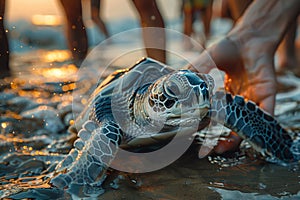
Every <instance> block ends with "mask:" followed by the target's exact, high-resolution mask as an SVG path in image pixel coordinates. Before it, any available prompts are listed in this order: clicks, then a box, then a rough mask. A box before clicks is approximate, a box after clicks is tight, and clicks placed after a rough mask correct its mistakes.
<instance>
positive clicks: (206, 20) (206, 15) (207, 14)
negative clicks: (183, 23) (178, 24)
mask: <svg viewBox="0 0 300 200" xmlns="http://www.w3.org/2000/svg"><path fill="white" fill-rule="evenodd" d="M212 6H213V1H212V0H211V1H209V4H208V5H206V8H204V10H203V11H202V12H201V16H202V23H203V26H204V34H205V37H206V39H207V38H209V35H210V21H211V16H212Z"/></svg>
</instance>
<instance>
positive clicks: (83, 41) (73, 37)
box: [60, 0, 88, 67]
mask: <svg viewBox="0 0 300 200" xmlns="http://www.w3.org/2000/svg"><path fill="white" fill-rule="evenodd" d="M60 3H61V5H62V7H63V10H64V13H65V16H66V34H67V42H68V48H69V49H70V51H71V53H72V59H73V60H74V64H75V65H77V66H78V67H79V66H80V64H81V62H82V61H83V60H84V58H85V57H86V55H87V52H88V39H87V33H86V29H85V26H84V24H83V17H82V5H81V0H60Z"/></svg>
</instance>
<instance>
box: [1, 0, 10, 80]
mask: <svg viewBox="0 0 300 200" xmlns="http://www.w3.org/2000/svg"><path fill="white" fill-rule="evenodd" d="M4 19H5V0H0V70H1V73H0V78H4V77H7V76H10V70H9V45H8V38H7V34H6V30H5V27H4Z"/></svg>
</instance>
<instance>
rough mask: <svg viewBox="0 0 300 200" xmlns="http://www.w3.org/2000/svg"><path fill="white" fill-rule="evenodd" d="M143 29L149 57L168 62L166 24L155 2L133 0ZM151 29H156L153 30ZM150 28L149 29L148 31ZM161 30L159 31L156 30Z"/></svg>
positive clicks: (150, 0) (152, 0) (151, 0)
mask: <svg viewBox="0 0 300 200" xmlns="http://www.w3.org/2000/svg"><path fill="white" fill-rule="evenodd" d="M132 2H133V4H134V6H135V7H136V9H137V11H138V13H139V16H140V24H141V27H142V28H146V29H143V39H144V45H145V48H146V52H147V55H148V56H149V57H151V58H154V59H156V60H158V61H160V62H163V63H165V62H166V51H165V49H166V33H165V31H164V28H165V23H164V20H163V17H162V15H161V13H160V11H159V9H158V6H157V4H156V1H155V0H132ZM151 27H154V28H153V29H152V28H151ZM147 28H149V29H147ZM155 28H159V29H155Z"/></svg>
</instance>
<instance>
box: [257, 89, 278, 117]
mask: <svg viewBox="0 0 300 200" xmlns="http://www.w3.org/2000/svg"><path fill="white" fill-rule="evenodd" d="M259 107H261V108H262V109H263V110H264V111H266V112H268V113H269V114H270V115H274V109H275V94H274V95H271V96H269V97H267V98H265V99H264V100H262V101H261V102H260V103H259Z"/></svg>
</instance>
